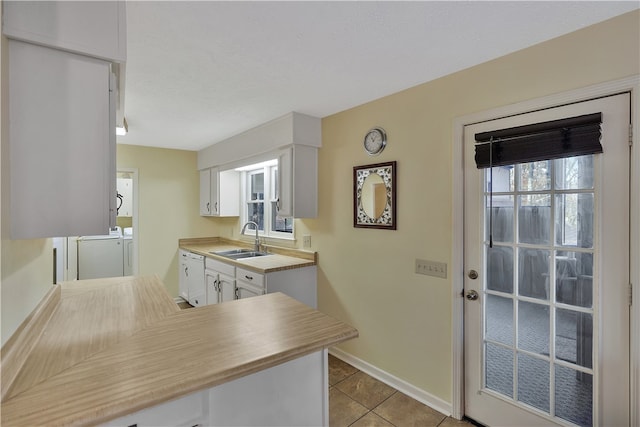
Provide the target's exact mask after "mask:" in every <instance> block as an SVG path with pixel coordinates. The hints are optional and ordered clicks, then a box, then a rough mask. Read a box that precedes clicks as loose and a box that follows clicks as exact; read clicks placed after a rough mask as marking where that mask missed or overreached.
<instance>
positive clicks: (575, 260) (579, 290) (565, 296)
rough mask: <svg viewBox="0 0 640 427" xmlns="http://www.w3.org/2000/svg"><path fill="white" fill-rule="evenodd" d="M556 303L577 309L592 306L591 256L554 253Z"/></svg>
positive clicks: (587, 253) (581, 253)
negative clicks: (577, 307) (576, 307)
mask: <svg viewBox="0 0 640 427" xmlns="http://www.w3.org/2000/svg"><path fill="white" fill-rule="evenodd" d="M556 301H557V302H560V303H563V304H570V305H576V306H579V307H588V308H590V307H592V306H593V254H592V253H589V252H567V251H557V252H556Z"/></svg>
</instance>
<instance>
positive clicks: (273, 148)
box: [198, 113, 322, 218]
mask: <svg viewBox="0 0 640 427" xmlns="http://www.w3.org/2000/svg"><path fill="white" fill-rule="evenodd" d="M321 145H322V132H321V123H320V119H318V118H316V117H311V116H307V115H304V114H300V113H290V114H287V115H285V116H283V117H280V118H278V119H275V120H273V121H271V122H269V123H265V124H263V125H261V126H258V127H256V128H253V129H251V130H248V131H247V132H244V133H242V134H239V135H236V136H234V137H231V138H229V139H227V140H224V141H221V142H218V143H216V144H213V145H211V146H209V147H207V148H205V149H203V150H200V151H199V152H198V168H199V169H200V170H205V169H208V168H215V167H220V168H223V169H228V168H232V167H239V166H247V165H250V164H254V163H259V162H262V161H266V160H272V159H278V186H277V192H278V195H277V199H278V200H277V209H278V215H281V216H293V217H295V218H315V217H316V216H317V215H318V149H319V148H320V146H321ZM201 188H202V187H201Z"/></svg>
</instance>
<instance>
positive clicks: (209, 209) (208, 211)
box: [207, 202, 211, 213]
mask: <svg viewBox="0 0 640 427" xmlns="http://www.w3.org/2000/svg"><path fill="white" fill-rule="evenodd" d="M207 213H211V202H207Z"/></svg>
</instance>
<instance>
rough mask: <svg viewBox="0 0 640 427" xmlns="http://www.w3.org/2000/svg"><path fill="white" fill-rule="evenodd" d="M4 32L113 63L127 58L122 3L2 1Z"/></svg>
mask: <svg viewBox="0 0 640 427" xmlns="http://www.w3.org/2000/svg"><path fill="white" fill-rule="evenodd" d="M3 33H4V34H5V35H7V36H8V37H10V38H14V39H18V40H24V41H29V42H32V43H36V44H41V45H44V46H49V47H54V48H57V49H63V50H68V51H72V52H77V53H81V54H84V55H88V56H94V57H96V58H101V59H105V60H109V61H114V62H124V61H125V59H126V56H127V49H126V48H127V46H126V18H125V2H124V1H8V2H4V4H3Z"/></svg>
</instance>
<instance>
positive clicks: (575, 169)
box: [554, 154, 593, 190]
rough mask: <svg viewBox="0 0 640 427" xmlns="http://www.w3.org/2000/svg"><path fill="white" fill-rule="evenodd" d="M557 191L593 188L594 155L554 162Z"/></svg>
mask: <svg viewBox="0 0 640 427" xmlns="http://www.w3.org/2000/svg"><path fill="white" fill-rule="evenodd" d="M554 162H555V163H554V167H555V171H556V172H555V178H556V179H555V181H556V184H555V188H556V189H557V190H588V189H592V188H593V155H591V154H590V155H588V156H578V157H567V158H566V159H557V160H554Z"/></svg>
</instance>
